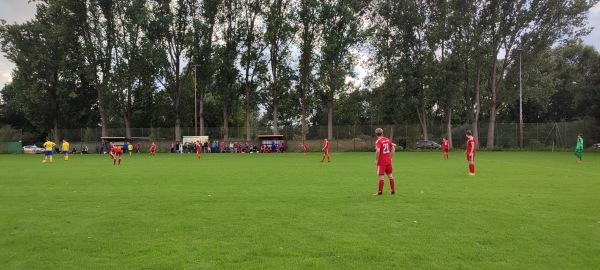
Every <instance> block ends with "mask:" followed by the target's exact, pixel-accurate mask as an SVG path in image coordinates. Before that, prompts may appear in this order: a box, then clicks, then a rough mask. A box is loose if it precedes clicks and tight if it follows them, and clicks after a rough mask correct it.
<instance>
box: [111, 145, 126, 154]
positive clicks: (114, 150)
mask: <svg viewBox="0 0 600 270" xmlns="http://www.w3.org/2000/svg"><path fill="white" fill-rule="evenodd" d="M110 152H111V153H113V154H115V155H121V154H123V150H121V148H119V147H116V146H115V147H113V148H111V149H110Z"/></svg>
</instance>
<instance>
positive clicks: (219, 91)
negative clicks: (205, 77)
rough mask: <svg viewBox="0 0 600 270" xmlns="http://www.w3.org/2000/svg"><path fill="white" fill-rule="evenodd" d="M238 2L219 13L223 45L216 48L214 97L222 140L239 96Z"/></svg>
mask: <svg viewBox="0 0 600 270" xmlns="http://www.w3.org/2000/svg"><path fill="white" fill-rule="evenodd" d="M240 6H241V5H240V2H239V1H228V2H227V3H225V4H224V5H223V7H222V9H221V11H220V12H219V16H218V18H219V24H220V33H219V39H221V40H222V42H223V43H224V44H222V45H221V46H219V47H218V48H217V55H218V59H219V60H218V61H217V74H216V75H217V78H216V80H215V84H216V87H215V88H216V89H215V97H216V98H217V101H218V103H219V104H220V105H221V108H222V111H223V140H225V141H226V140H228V138H229V115H230V113H231V110H233V109H235V108H236V106H235V105H236V102H237V101H238V100H239V96H240V90H241V89H240V85H239V81H238V78H239V71H238V69H237V67H236V60H237V57H238V53H239V50H238V45H239V42H240V33H239V30H240V16H239V15H240V14H239V12H240Z"/></svg>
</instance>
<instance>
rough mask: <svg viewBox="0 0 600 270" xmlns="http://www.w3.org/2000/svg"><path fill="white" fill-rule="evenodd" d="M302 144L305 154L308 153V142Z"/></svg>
mask: <svg viewBox="0 0 600 270" xmlns="http://www.w3.org/2000/svg"><path fill="white" fill-rule="evenodd" d="M300 145H302V150H304V154H305V155H306V150H308V146H307V145H306V143H302V144H300Z"/></svg>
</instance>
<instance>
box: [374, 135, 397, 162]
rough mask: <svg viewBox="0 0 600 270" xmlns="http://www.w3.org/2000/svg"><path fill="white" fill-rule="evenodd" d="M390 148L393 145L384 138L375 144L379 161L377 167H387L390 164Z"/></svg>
mask: <svg viewBox="0 0 600 270" xmlns="http://www.w3.org/2000/svg"><path fill="white" fill-rule="evenodd" d="M392 147H394V145H393V144H392V142H390V140H389V139H388V138H386V137H381V138H379V139H378V140H377V142H376V143H375V148H376V149H379V159H378V160H377V165H389V164H392V154H391V151H392Z"/></svg>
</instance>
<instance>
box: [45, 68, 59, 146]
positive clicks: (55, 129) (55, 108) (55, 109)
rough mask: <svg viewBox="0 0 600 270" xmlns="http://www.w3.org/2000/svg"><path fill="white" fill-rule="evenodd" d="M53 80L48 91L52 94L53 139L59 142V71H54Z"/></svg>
mask: <svg viewBox="0 0 600 270" xmlns="http://www.w3.org/2000/svg"><path fill="white" fill-rule="evenodd" d="M52 77H53V78H52V79H53V82H52V84H51V85H50V87H49V88H48V92H49V94H50V107H51V108H50V110H51V112H50V115H51V117H52V125H53V130H52V139H53V140H54V141H55V142H56V143H57V144H58V142H59V140H60V138H59V135H58V93H57V92H58V72H57V71H56V72H54V74H53V76H52Z"/></svg>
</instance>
